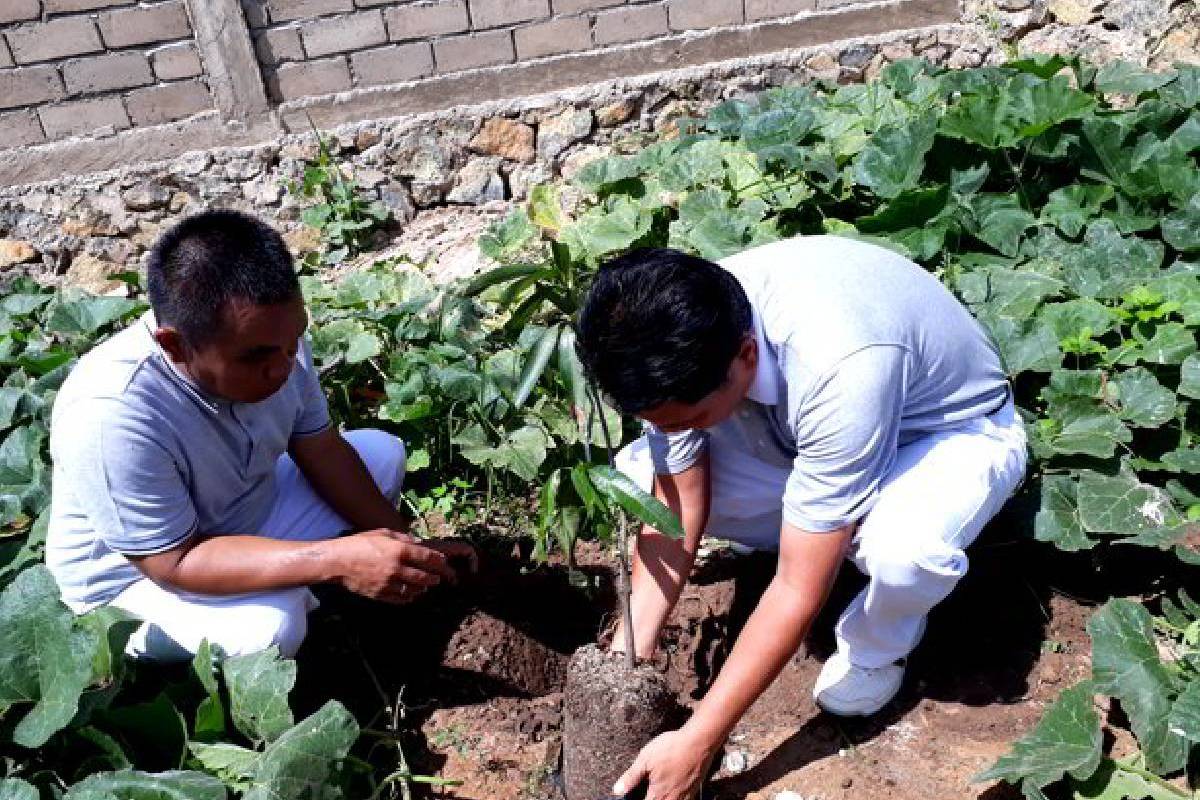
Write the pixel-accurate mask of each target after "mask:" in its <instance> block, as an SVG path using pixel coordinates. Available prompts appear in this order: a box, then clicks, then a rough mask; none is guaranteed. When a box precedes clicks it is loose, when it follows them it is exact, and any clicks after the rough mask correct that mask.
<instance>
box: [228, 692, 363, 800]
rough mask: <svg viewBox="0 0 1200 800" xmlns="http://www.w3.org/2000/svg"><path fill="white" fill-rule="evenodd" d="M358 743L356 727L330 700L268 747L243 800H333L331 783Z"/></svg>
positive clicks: (338, 705)
mask: <svg viewBox="0 0 1200 800" xmlns="http://www.w3.org/2000/svg"><path fill="white" fill-rule="evenodd" d="M356 739H358V724H357V723H356V722H355V721H354V718H353V717H352V716H350V712H349V711H347V710H346V709H345V707H343V706H342V704H341V703H338V702H337V701H334V700H331V701H329V702H328V703H326V704H325V705H324V706H322V707H321V708H320V710H318V711H317V712H316V713H315V714H313V715H312V716H310V717H308V718H306V719H304V720H301V721H300V722H299V723H297V724H296V726H295V727H293V728H291V729H289V730H287V731H285V732H284V733H283V734H282V735H281V736H279V738H278V739H276V740H275V741H274V742H272V743H271V744H270V745H268V746H267V749H266V750H265V751H263V754H262V757H261V758H260V759H259V761H258V765H257V767H256V769H255V770H254V775H253V784H252V785H251V787H250V789H249V790H248V791H247V792H246V793H245V795H244V796H243V797H244V800H294V798H310V797H311V798H318V797H319V798H323V799H324V798H336V797H341V796H342V794H341V792H339V791H338V790H337V789H336V787H335V786H333V785H331V782H330V779H331V777H332V776H333V774H334V770H335V768H336V766H337V764H338V763H339V762H341V761H342V759H344V758H346V756H347V754H349V752H350V747H351V746H352V745H353V744H354V742H355V740H356Z"/></svg>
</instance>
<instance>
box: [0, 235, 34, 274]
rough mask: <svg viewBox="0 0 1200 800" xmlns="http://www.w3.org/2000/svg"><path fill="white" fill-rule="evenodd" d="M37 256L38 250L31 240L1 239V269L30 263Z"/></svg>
mask: <svg viewBox="0 0 1200 800" xmlns="http://www.w3.org/2000/svg"><path fill="white" fill-rule="evenodd" d="M37 257H38V251H37V250H35V249H34V247H33V245H31V244H30V243H29V242H23V241H21V240H20V239H0V269H6V268H8V267H12V266H16V265H17V264H28V263H29V262H31V261H34V260H36V259H37Z"/></svg>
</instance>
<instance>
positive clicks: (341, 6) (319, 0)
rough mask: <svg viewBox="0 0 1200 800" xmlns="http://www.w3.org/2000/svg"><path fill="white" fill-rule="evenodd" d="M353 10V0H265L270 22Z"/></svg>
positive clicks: (289, 20) (309, 17)
mask: <svg viewBox="0 0 1200 800" xmlns="http://www.w3.org/2000/svg"><path fill="white" fill-rule="evenodd" d="M353 10H354V0H267V13H269V14H270V15H271V21H272V22H291V21H292V20H295V19H312V18H314V17H319V16H322V15H323V14H341V13H344V12H346V11H353Z"/></svg>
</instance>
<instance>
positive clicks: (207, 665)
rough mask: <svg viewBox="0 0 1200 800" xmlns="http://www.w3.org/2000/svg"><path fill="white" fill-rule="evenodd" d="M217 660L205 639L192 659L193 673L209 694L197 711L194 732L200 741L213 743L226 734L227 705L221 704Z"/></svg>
mask: <svg viewBox="0 0 1200 800" xmlns="http://www.w3.org/2000/svg"><path fill="white" fill-rule="evenodd" d="M215 658H216V654H215V653H214V652H213V647H212V645H211V644H209V642H208V640H207V639H205V640H204V641H202V642H201V643H200V646H199V647H198V648H196V656H195V658H193V659H192V672H193V674H195V676H196V679H197V680H198V681H200V685H201V686H202V687H203V688H204V691H205V692H207V693H208V697H206V698H204V699H203V700H202V701H200V705H199V707H198V708H197V709H196V724H195V727H194V729H193V730H194V733H195V736H196V738H198V739H199V740H200V741H213V740H215V739H217V738H220V737H221V736H223V735H224V734H225V704H224V703H222V702H221V692H220V689H218V687H217V670H216V664H215Z"/></svg>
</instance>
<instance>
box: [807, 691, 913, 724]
mask: <svg viewBox="0 0 1200 800" xmlns="http://www.w3.org/2000/svg"><path fill="white" fill-rule="evenodd" d="M899 693H900V690H899V689H897V690H896V692H895V693H893V694H892V696H891V697H889V698H887V699H886V700H884V701H883V702H881V703H879V704H878V705H874V706H870V707H868V708H853V709H849V708H836V707H835V706H833V705H830V704H829V703H828V702H826V701H822V700H818V699H817V698H815V697H814V698H813V700H815V701H816V703H817V706H818V707H820V709H821V710H822V711H825V712H826V713H829V714H833V715H834V716H835V717H871V716H874V715H875V714H878V713H879V712H880V711H882V710H883V708H884V706H886V705H887V704H888V703H890V702H892V700H894V699H895V698H896V695H897V694H899Z"/></svg>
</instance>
